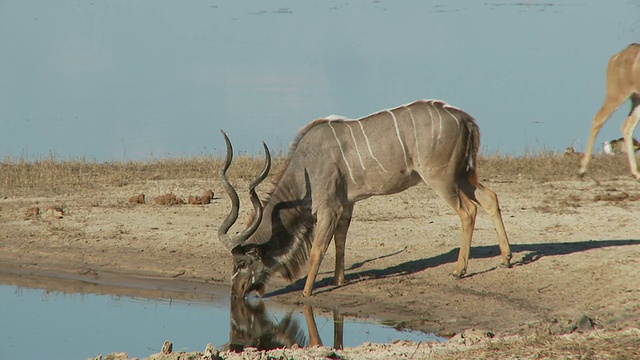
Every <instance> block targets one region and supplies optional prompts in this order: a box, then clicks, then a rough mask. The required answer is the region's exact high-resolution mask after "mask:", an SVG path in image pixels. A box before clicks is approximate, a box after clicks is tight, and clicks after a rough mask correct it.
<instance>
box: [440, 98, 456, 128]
mask: <svg viewBox="0 0 640 360" xmlns="http://www.w3.org/2000/svg"><path fill="white" fill-rule="evenodd" d="M442 108H443V109H444V111H446V112H447V113H448V114H449V115H451V117H452V118H454V119H455V121H456V124H458V131H460V120H458V118H457V117H456V116H455V115H453V114H452V113H451V111H449V110H448V109H449V108H451V106H448V105H447V104H444V106H443V107H442Z"/></svg>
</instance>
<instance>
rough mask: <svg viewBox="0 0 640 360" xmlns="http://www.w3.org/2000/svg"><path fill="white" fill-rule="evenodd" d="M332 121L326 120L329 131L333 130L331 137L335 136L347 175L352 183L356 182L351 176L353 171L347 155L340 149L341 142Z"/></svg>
mask: <svg viewBox="0 0 640 360" xmlns="http://www.w3.org/2000/svg"><path fill="white" fill-rule="evenodd" d="M332 122H333V121H329V122H327V124H329V127H330V128H331V131H333V137H335V138H336V142H337V143H338V148H340V154H342V160H344V163H345V165H346V166H347V170H348V171H349V177H350V178H351V181H353V183H354V184H357V182H356V180H355V179H354V178H353V172H351V166H349V162H348V161H347V157H346V156H345V155H344V150H343V149H342V144H341V143H340V139H338V134H336V129H334V128H333V125H331V123H332Z"/></svg>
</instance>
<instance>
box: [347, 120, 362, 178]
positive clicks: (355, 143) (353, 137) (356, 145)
mask: <svg viewBox="0 0 640 360" xmlns="http://www.w3.org/2000/svg"><path fill="white" fill-rule="evenodd" d="M344 124H345V125H347V127H348V128H349V132H350V133H351V139H352V140H353V145H354V146H355V148H356V152H357V153H358V160H360V166H362V170H367V168H366V167H365V166H364V162H363V161H362V155H360V149H358V142H357V141H356V137H355V135H353V129H351V125H350V124H349V123H348V122H345V123H344Z"/></svg>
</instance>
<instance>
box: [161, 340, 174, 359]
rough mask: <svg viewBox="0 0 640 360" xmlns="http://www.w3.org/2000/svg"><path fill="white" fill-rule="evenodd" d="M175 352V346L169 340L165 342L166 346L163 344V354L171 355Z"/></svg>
mask: <svg viewBox="0 0 640 360" xmlns="http://www.w3.org/2000/svg"><path fill="white" fill-rule="evenodd" d="M172 352H173V344H172V343H171V341H169V340H165V342H164V344H162V353H163V354H164V355H168V354H171V353H172Z"/></svg>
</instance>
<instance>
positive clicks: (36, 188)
mask: <svg viewBox="0 0 640 360" xmlns="http://www.w3.org/2000/svg"><path fill="white" fill-rule="evenodd" d="M222 160H223V159H221V158H211V157H192V158H169V159H161V160H154V161H149V162H140V161H129V162H105V163H97V162H91V161H85V160H58V159H56V158H53V157H50V158H46V159H41V160H36V161H25V160H23V159H18V160H14V159H11V158H7V159H5V160H4V161H3V162H1V163H0V189H2V191H3V194H0V195H2V196H12V195H24V194H25V193H27V192H28V193H30V194H31V195H35V196H37V195H47V194H52V193H53V194H60V193H65V192H69V191H73V189H74V188H77V187H82V188H96V187H102V186H124V185H126V184H128V183H131V182H136V181H152V180H175V179H207V180H209V179H210V180H211V181H212V182H213V181H217V177H218V170H219V169H220V166H221V165H222ZM579 162H580V158H579V157H577V156H562V155H561V154H559V153H553V152H540V153H537V154H526V155H524V156H508V155H500V154H494V155H488V156H487V155H483V156H480V157H479V159H478V168H479V174H480V178H481V179H493V180H503V181H504V180H510V179H511V180H514V179H530V180H539V181H554V180H569V179H573V178H575V177H576V173H577V170H578V167H579ZM285 163H286V161H285V158H284V157H282V156H279V157H276V158H274V159H273V166H272V172H271V173H272V174H277V173H279V172H280V171H281V170H282V169H283V167H284V164H285ZM262 166H263V160H262V158H259V157H250V156H247V155H244V156H238V157H236V158H235V159H234V162H233V164H232V166H231V168H230V169H229V173H228V175H229V178H231V179H243V180H249V179H251V178H252V177H253V176H255V174H257V173H259V172H260V170H261V168H262ZM589 174H591V175H592V176H593V177H595V178H598V179H610V178H618V177H623V178H625V177H630V176H631V175H630V173H629V170H628V165H627V161H626V158H625V157H623V156H615V157H612V156H604V155H601V156H596V157H594V158H593V160H592V162H591V164H590V167H589Z"/></svg>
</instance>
